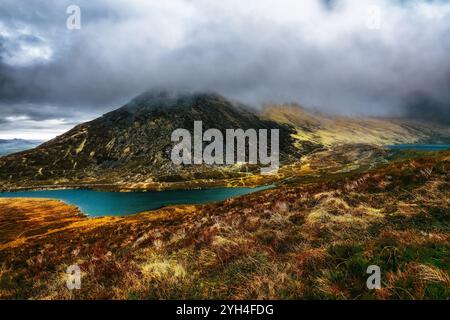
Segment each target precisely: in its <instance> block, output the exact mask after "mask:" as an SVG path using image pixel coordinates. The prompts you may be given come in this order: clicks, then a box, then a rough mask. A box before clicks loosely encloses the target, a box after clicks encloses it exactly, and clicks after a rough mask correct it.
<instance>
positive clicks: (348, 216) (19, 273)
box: [0, 151, 450, 299]
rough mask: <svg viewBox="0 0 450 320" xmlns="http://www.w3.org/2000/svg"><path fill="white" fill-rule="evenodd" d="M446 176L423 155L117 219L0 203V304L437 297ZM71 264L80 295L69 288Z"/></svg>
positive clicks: (441, 280)
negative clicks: (377, 273)
mask: <svg viewBox="0 0 450 320" xmlns="http://www.w3.org/2000/svg"><path fill="white" fill-rule="evenodd" d="M449 169H450V152H449V151H447V152H440V153H433V154H429V155H428V156H426V157H422V158H416V159H399V160H394V161H393V162H391V163H390V164H387V165H385V166H382V167H380V168H378V169H375V170H371V171H368V172H363V173H356V174H355V173H353V174H349V173H341V174H336V175H323V176H321V177H318V178H317V179H316V180H315V181H313V182H309V183H307V182H305V181H303V182H296V183H291V184H289V185H286V186H281V187H278V188H276V189H272V190H266V191H262V192H258V193H255V194H251V195H246V196H243V197H240V198H236V199H230V200H227V201H225V202H223V203H218V204H209V205H204V206H180V207H171V208H165V209H161V210H158V211H155V212H150V213H144V214H139V215H135V216H129V217H123V218H118V217H110V218H98V219H88V218H86V217H84V216H82V215H80V214H79V212H78V210H77V209H76V208H74V207H70V206H67V205H64V204H62V203H60V202H55V201H50V200H42V199H41V200H37V199H36V200H33V199H16V200H15V199H0V297H1V298H4V299H6V298H9V299H11V298H63V299H66V298H67V299H70V298H83V299H99V298H103V299H105V298H122V299H185V298H191V299H192V298H196V299H211V298H216V299H266V298H277V299H292V298H295V299H309V298H320V299H363V298H377V299H429V298H437V299H447V298H448V297H449V296H448V294H449V289H450V274H449V272H450V261H449V257H450V245H449V243H450V241H449V240H450V216H449V214H450V202H449V199H450V184H449V181H450V179H449V178H450V173H449V172H450V170H449ZM72 264H77V265H79V266H80V268H81V270H82V288H81V290H76V291H69V290H67V288H66V282H65V281H66V274H65V271H66V268H67V267H68V266H69V265H72ZM373 264H375V265H378V266H380V268H381V271H382V288H381V289H380V290H375V291H369V290H368V289H367V287H366V279H367V274H366V269H367V267H368V266H369V265H373Z"/></svg>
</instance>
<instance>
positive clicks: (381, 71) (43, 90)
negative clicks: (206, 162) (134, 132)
mask: <svg viewBox="0 0 450 320" xmlns="http://www.w3.org/2000/svg"><path fill="white" fill-rule="evenodd" d="M72 4H76V5H79V6H80V8H81V19H82V20H81V23H82V28H81V29H80V30H72V31H71V30H68V29H67V28H66V19H67V17H68V15H67V13H66V8H67V7H68V6H69V5H72ZM449 52H450V3H449V1H419V0H416V1H400V0H391V1H389V0H378V1H371V0H367V1H360V0H359V1H358V0H322V1H319V0H304V1H295V0H281V1H269V0H258V1H257V0H249V1H238V0H230V1H220V2H219V1H206V0H195V1H192V0H172V1H164V2H163V1H159V0H153V1H147V0H146V1H144V0H127V1H125V0H118V1H114V2H111V1H106V0H98V1H89V0H78V1H66V0H61V1H46V2H41V1H25V0H2V2H1V3H0V108H1V111H2V112H1V115H0V122H2V126H1V129H0V137H2V136H3V137H11V136H12V135H18V136H20V135H21V132H25V131H26V132H29V134H30V135H32V134H33V132H36V133H38V132H43V131H42V130H41V129H42V128H41V127H42V126H46V130H47V131H46V132H47V133H46V134H45V135H46V136H47V135H48V136H51V135H53V134H54V133H56V131H58V130H59V131H62V130H63V129H64V130H65V129H66V128H67V127H69V126H70V125H71V124H72V122H77V121H83V120H86V119H89V118H92V117H95V116H98V115H100V114H102V113H104V112H106V111H109V110H111V109H113V108H115V107H118V106H120V105H123V104H124V103H126V102H128V101H129V100H130V99H131V98H132V97H134V96H136V95H137V94H139V93H141V92H143V91H145V90H147V89H149V88H169V89H172V88H175V89H182V90H192V91H214V92H219V93H220V94H223V95H224V96H227V97H230V98H233V99H237V100H241V101H243V102H245V103H249V104H252V105H255V106H258V105H260V104H262V103H265V102H300V103H302V104H303V105H306V106H308V107H312V108H318V109H321V110H323V111H329V112H334V113H342V114H358V115H360V114H364V115H402V114H405V113H406V114H407V113H409V109H408V106H409V105H413V106H412V109H411V110H412V111H413V112H414V114H416V113H417V112H424V113H426V112H427V110H426V108H429V107H430V104H423V106H424V107H423V110H421V106H420V105H419V106H418V105H417V103H414V101H413V102H411V100H412V99H413V98H414V97H415V96H417V94H418V93H420V97H427V99H428V98H429V99H430V100H432V101H435V102H436V103H434V104H433V106H438V109H439V108H440V109H441V110H444V111H445V110H447V111H448V108H449V105H450V93H449V92H450V90H449V88H450V63H449V61H450V59H449V58H448V54H449ZM427 105H428V107H426V106H427ZM418 110H419V111H418ZM438 113H439V112H438ZM446 114H448V112H447V113H446ZM14 117H15V119H16V120H17V119H24V120H23V121H22V122H20V121H19V120H17V121H16V122H14V124H15V125H14V124H11V121H9V120H11V119H14ZM8 119H9V120H8ZM56 122H58V123H59V124H58V125H56V124H55V123H56ZM3 123H6V124H3ZM33 128H34V129H33ZM24 130H25V131H24Z"/></svg>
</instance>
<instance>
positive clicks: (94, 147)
mask: <svg viewBox="0 0 450 320" xmlns="http://www.w3.org/2000/svg"><path fill="white" fill-rule="evenodd" d="M194 121H202V123H203V130H207V129H209V128H217V129H219V130H221V131H223V132H224V131H225V130H226V129H238V128H241V129H244V130H246V129H250V128H253V129H279V130H280V156H281V159H282V161H284V162H292V161H295V160H298V159H299V157H300V156H301V154H302V152H308V151H310V150H311V148H313V147H314V145H312V144H309V143H307V144H305V149H304V150H301V148H295V147H294V138H292V137H291V135H292V134H293V133H295V130H294V129H293V128H292V127H291V126H289V125H284V124H282V125H280V124H278V123H276V122H274V121H271V120H267V119H263V118H261V117H260V116H258V115H257V114H256V113H253V112H252V111H250V110H249V109H248V108H246V107H245V106H243V105H241V104H239V103H234V102H231V101H229V100H227V99H225V98H223V97H222V96H220V95H217V94H209V93H198V94H187V93H178V94H173V93H168V92H148V93H144V94H142V95H141V96H138V97H137V98H135V99H133V100H132V101H131V102H130V103H128V104H127V105H125V106H123V107H122V108H120V109H118V110H115V111H112V112H110V113H107V114H105V115H103V116H102V117H100V118H97V119H95V120H93V121H91V122H87V123H83V124H80V125H78V126H76V127H75V128H73V129H72V130H70V131H68V132H67V133H65V134H63V135H61V136H59V137H57V138H55V139H53V140H51V141H49V142H47V143H45V144H43V145H41V146H40V147H38V148H36V149H33V150H30V151H25V152H21V153H17V154H14V155H10V156H7V157H4V158H1V159H0V181H1V182H2V185H3V189H8V188H9V187H11V188H15V187H20V186H24V187H26V186H42V185H66V184H92V183H95V184H121V183H137V182H150V181H184V180H190V179H194V178H205V179H208V178H210V179H214V178H217V177H221V178H226V177H233V176H240V175H242V174H243V172H241V171H242V168H237V167H234V166H214V167H211V166H206V165H201V166H176V165H174V164H173V163H172V161H171V159H170V154H171V149H172V147H173V145H174V143H173V142H172V141H171V134H172V132H173V131H174V130H175V129H178V128H184V129H187V130H189V131H190V132H193V126H194ZM256 169H257V168H251V169H250V170H256ZM248 170H249V168H245V170H244V171H248Z"/></svg>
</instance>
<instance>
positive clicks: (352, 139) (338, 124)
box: [264, 105, 450, 146]
mask: <svg viewBox="0 0 450 320" xmlns="http://www.w3.org/2000/svg"><path fill="white" fill-rule="evenodd" d="M264 115H265V117H267V118H269V119H271V120H273V121H276V122H278V123H284V124H288V125H291V126H293V127H294V128H296V131H297V133H296V134H295V135H294V137H295V138H296V139H298V140H299V141H309V142H314V143H317V144H322V145H325V146H330V145H333V144H353V143H365V144H373V145H379V146H383V145H390V144H399V143H400V144H401V143H426V142H432V143H448V142H449V141H450V127H449V126H446V125H442V124H441V125H439V124H429V123H428V124H427V123H421V122H418V121H416V122H413V121H407V120H400V119H386V118H347V117H338V116H330V115H325V114H320V113H313V112H311V111H307V110H306V109H304V108H302V107H301V106H298V105H269V106H267V107H266V109H265V111H264Z"/></svg>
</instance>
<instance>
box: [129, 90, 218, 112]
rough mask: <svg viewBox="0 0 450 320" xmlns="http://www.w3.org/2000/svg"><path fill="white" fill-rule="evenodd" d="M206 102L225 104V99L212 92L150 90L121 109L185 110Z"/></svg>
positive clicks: (133, 110)
mask: <svg viewBox="0 0 450 320" xmlns="http://www.w3.org/2000/svg"><path fill="white" fill-rule="evenodd" d="M208 102H215V103H217V102H227V99H225V98H224V97H222V96H221V95H219V94H217V93H214V92H191V91H178V90H150V91H146V92H144V93H142V94H141V95H139V96H137V97H136V98H134V99H133V100H131V101H130V102H129V103H128V104H127V105H125V106H124V107H123V109H124V110H126V111H131V112H135V111H140V110H144V111H145V110H148V111H150V110H158V109H159V110H172V109H187V108H192V107H194V106H195V105H197V104H201V105H203V104H205V103H208Z"/></svg>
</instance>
